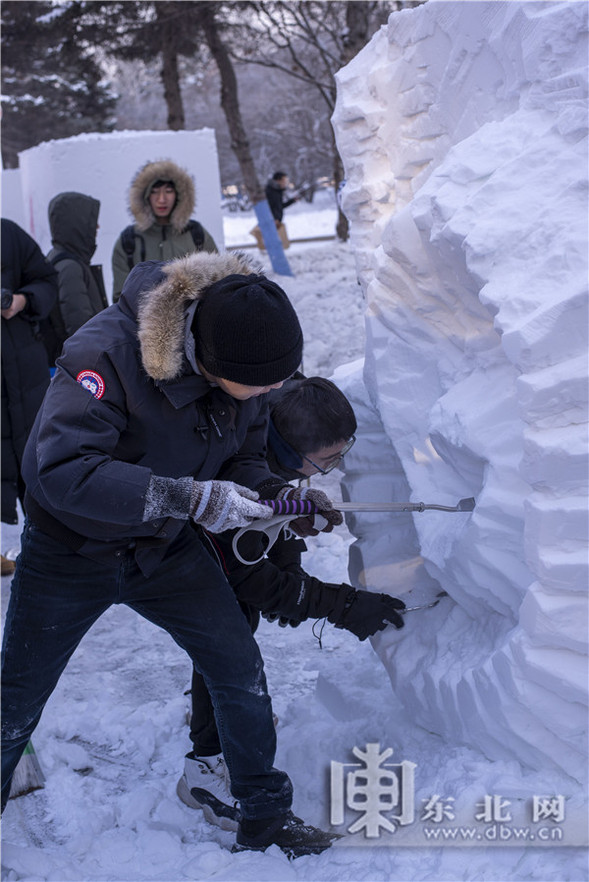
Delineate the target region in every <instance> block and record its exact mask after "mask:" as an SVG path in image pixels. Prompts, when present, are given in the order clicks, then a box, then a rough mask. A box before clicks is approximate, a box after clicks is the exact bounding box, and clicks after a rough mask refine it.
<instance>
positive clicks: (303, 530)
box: [276, 485, 344, 539]
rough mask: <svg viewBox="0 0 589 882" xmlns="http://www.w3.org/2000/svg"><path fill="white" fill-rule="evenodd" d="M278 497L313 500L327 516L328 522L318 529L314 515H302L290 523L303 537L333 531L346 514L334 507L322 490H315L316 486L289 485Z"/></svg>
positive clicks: (292, 528) (318, 508)
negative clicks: (314, 521)
mask: <svg viewBox="0 0 589 882" xmlns="http://www.w3.org/2000/svg"><path fill="white" fill-rule="evenodd" d="M276 498H277V499H303V500H307V501H308V502H312V503H313V505H314V506H315V508H316V509H317V512H318V514H320V515H321V517H323V518H325V520H326V521H327V524H326V525H325V527H323V529H322V530H318V529H317V528H316V527H315V526H314V523H313V515H310V516H309V517H300V518H296V520H294V521H291V522H290V523H289V525H288V526H289V528H290V529H291V530H293V531H294V532H295V533H296V534H297V536H301V537H302V538H303V539H304V538H305V537H306V536H318V535H319V533H320V532H321V533H331V531H332V530H333V528H334V525H335V526H338V525H339V524H341V523H343V520H344V516H343V514H342V513H341V511H337V509H336V508H334V507H333V502H332V501H331V499H330V498H329V496H326V495H325V493H323V491H322V490H315V488H314V487H291V486H290V485H288V486H287V487H284V488H283V489H282V490H280V491H279V492H278V494H277V496H276Z"/></svg>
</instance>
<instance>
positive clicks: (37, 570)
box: [2, 252, 342, 855]
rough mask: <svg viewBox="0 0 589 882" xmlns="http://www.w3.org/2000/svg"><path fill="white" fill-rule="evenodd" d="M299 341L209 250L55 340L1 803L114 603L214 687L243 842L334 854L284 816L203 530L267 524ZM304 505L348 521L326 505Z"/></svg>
mask: <svg viewBox="0 0 589 882" xmlns="http://www.w3.org/2000/svg"><path fill="white" fill-rule="evenodd" d="M302 345H303V340H302V332H301V328H300V325H299V322H298V320H297V317H296V314H295V312H294V309H293V308H292V305H291V304H290V302H289V301H288V298H287V296H286V294H285V293H284V291H282V289H281V288H280V287H279V286H278V285H276V284H275V283H273V282H271V281H270V280H268V279H267V278H266V277H265V276H263V275H261V274H260V273H259V271H257V268H256V267H254V266H253V265H252V264H251V263H250V262H249V261H248V260H247V259H246V258H245V257H244V256H243V255H240V254H224V255H216V254H208V253H204V252H200V253H198V254H192V255H189V256H187V257H184V258H179V259H177V260H173V261H171V262H169V263H167V264H163V263H160V262H158V261H150V262H147V263H142V264H139V265H138V266H136V267H135V268H134V269H133V270H132V271H131V273H130V275H129V277H128V279H127V281H126V283H125V286H124V288H123V292H122V295H121V298H120V300H119V302H118V303H117V304H116V305H114V306H112V307H110V308H109V309H106V310H104V311H103V312H101V313H99V314H98V315H97V316H95V317H94V318H92V319H90V321H88V322H87V323H86V324H85V325H83V326H82V328H80V330H79V331H77V332H76V333H75V334H74V335H73V336H72V337H70V338H69V340H67V341H66V344H65V346H64V349H63V354H62V356H61V357H60V358H59V359H58V362H57V371H56V374H55V376H54V378H53V380H52V383H51V387H50V389H49V391H48V393H47V395H46V397H45V400H44V403H43V406H42V408H41V410H40V411H39V414H38V417H37V420H36V423H35V426H34V428H33V431H32V432H31V436H30V439H29V443H28V444H27V448H26V451H25V457H24V462H23V475H24V478H25V481H26V484H27V495H26V504H27V513H28V517H29V521H28V523H27V525H26V526H25V530H24V533H23V538H22V551H21V555H20V557H19V559H18V562H17V569H16V573H15V576H14V581H13V591H12V595H11V600H10V605H9V609H8V612H7V619H6V628H5V633H4V643H3V671H2V674H3V690H2V733H3V751H2V767H3V781H2V794H3V800H5V799H6V797H7V792H8V788H9V786H10V778H11V774H12V771H13V769H14V767H15V765H16V763H17V761H18V759H19V757H20V754H21V752H22V749H23V748H24V746H25V744H26V743H27V741H28V740H29V738H30V736H31V733H32V731H33V729H34V728H35V726H36V725H37V723H38V721H39V719H40V716H41V712H42V710H43V707H44V704H45V702H46V701H47V698H48V697H49V695H50V694H51V692H52V690H53V689H54V688H55V686H56V684H57V682H58V680H59V677H60V676H61V673H62V671H63V670H64V668H65V666H66V664H67V662H68V660H69V658H70V657H71V655H72V653H73V652H74V650H75V649H76V647H77V645H78V644H79V642H80V640H81V639H82V637H83V635H84V634H85V633H86V631H87V630H88V628H89V627H90V626H91V625H92V624H93V622H95V621H96V620H97V619H98V618H99V616H100V615H101V614H102V613H103V612H104V611H105V610H106V609H108V608H109V606H111V605H112V604H113V603H124V604H126V605H127V606H129V607H131V608H132V609H134V610H136V611H137V612H138V613H139V614H140V615H142V616H144V617H145V618H147V619H148V620H149V621H152V622H154V623H155V624H157V625H158V626H160V627H163V628H164V629H165V630H166V631H168V633H170V635H171V636H172V637H173V639H174V640H175V641H176V642H177V643H178V645H179V646H181V647H182V648H183V649H185V651H186V652H187V653H188V655H189V656H190V658H191V659H192V662H193V664H194V665H195V667H196V668H197V669H198V670H199V671H200V673H201V674H202V675H203V677H204V678H205V680H206V682H207V684H208V686H209V689H210V692H211V695H212V699H213V704H214V707H215V714H216V718H217V723H218V725H219V731H220V732H221V733H222V735H221V737H222V741H223V752H224V755H225V757H226V760H227V765H228V768H229V771H230V774H231V786H232V792H233V795H234V797H235V799H237V800H238V801H239V803H240V806H241V823H240V826H239V830H238V832H237V844H236V847H237V848H248V849H260V850H263V849H265V848H266V847H267V846H269V845H271V844H277V845H279V846H280V847H281V848H282V849H283V850H284V851H285V852H287V853H289V854H293V855H297V854H305V853H309V852H314V851H321V850H323V849H324V848H327V847H329V845H330V844H331V841H332V836H330V835H328V834H326V833H324V832H323V831H321V830H318V829H316V828H314V827H310V826H308V825H305V824H304V823H303V822H302V821H301V820H300V819H298V818H296V817H295V816H294V815H293V814H292V812H291V810H290V806H291V802H292V785H291V783H290V780H289V778H288V776H287V775H286V774H285V773H284V772H282V771H280V770H278V769H275V768H274V767H273V761H274V754H275V748H276V736H275V732H274V726H273V723H272V708H271V703H270V699H269V696H268V693H267V689H266V681H265V675H264V670H263V662H262V659H261V656H260V653H259V650H258V648H257V645H256V643H255V640H254V638H253V635H252V633H251V631H250V628H249V626H248V624H247V622H246V620H245V618H244V616H243V614H242V612H241V610H240V608H239V605H238V603H237V600H236V599H235V595H234V594H233V591H232V590H231V587H230V586H229V584H228V582H227V580H226V578H225V576H224V575H223V573H222V571H221V569H220V567H219V566H218V564H217V563H216V561H214V560H213V559H212V558H211V556H210V554H209V552H208V551H207V550H206V548H205V546H204V544H203V535H202V532H201V530H202V528H203V527H204V528H206V529H207V530H208V531H210V532H212V533H216V532H220V531H223V530H227V529H231V528H234V527H238V526H240V525H245V524H247V523H249V521H250V520H251V519H254V518H259V517H262V518H264V517H268V516H270V515H271V510H270V509H269V508H268V507H266V506H264V505H262V504H261V503H259V502H258V501H257V500H258V498H259V497H258V492H256V491H255V490H254V489H252V488H258V487H260V488H262V487H264V485H266V483H268V482H269V483H268V486H270V487H272V486H273V482H272V477H271V473H270V470H269V468H268V465H267V463H266V459H265V436H266V427H267V419H268V405H267V400H266V399H267V393H268V392H269V391H270V390H271V389H273V388H279V387H280V386H281V384H282V382H283V381H284V380H285V379H286V378H287V377H289V376H290V375H291V374H292V373H293V372H294V371H295V370H296V368H297V367H298V365H299V363H300V360H301V356H302ZM221 469H223V480H215V478H216V476H217V475H218V474H219V472H220V471H221ZM313 501H315V503H316V504H317V505H318V507H319V509H320V510H321V511H322V512H323V513H324V514H325V516H326V518H327V519H328V521H331V522H332V523H341V520H342V516H341V513H339V512H336V511H334V510H333V506H332V503H331V501H330V500H329V499H328V498H327V497H326V496H325V494H322V493H320V492H319V491H315V497H314V500H313ZM41 574H42V575H41ZM25 644H26V647H27V648H25Z"/></svg>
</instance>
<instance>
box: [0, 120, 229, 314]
mask: <svg viewBox="0 0 589 882" xmlns="http://www.w3.org/2000/svg"><path fill="white" fill-rule="evenodd" d="M164 158H169V159H172V160H173V161H174V162H177V163H178V165H180V166H182V168H185V169H187V171H188V172H189V173H190V174H191V175H192V177H193V178H194V182H195V187H196V208H195V210H194V212H193V217H195V218H196V219H198V220H199V221H200V222H201V223H202V224H203V225H204V226H205V227H206V229H207V230H208V231H209V232H210V234H211V236H212V237H213V239H214V240H215V242H216V243H217V245H218V247H219V249H222V248H223V218H222V215H221V199H220V193H221V182H220V177H219V161H218V158H217V143H216V140H215V132H214V130H213V129H199V130H197V131H185V132H126V131H125V132H112V133H110V134H98V133H93V134H83V135H76V136H74V137H72V138H62V139H60V140H55V141H44V142H43V143H42V144H37V145H36V146H35V147H31V148H30V149H29V150H24V151H23V152H22V153H19V162H20V169H19V172H14V171H13V172H12V173H11V174H10V178H9V180H10V184H11V187H10V189H9V191H8V192H5V193H4V196H3V205H2V212H3V215H2V216H3V217H9V218H12V219H13V220H15V221H16V222H17V223H20V224H21V225H22V226H23V227H24V229H25V230H27V232H29V233H30V234H31V236H33V238H34V239H35V240H36V241H37V242H38V243H39V246H40V248H41V251H42V252H43V253H44V254H47V252H48V251H49V250H50V248H51V235H50V232H49V220H48V217H47V206H48V205H49V202H50V201H51V199H52V198H53V197H54V196H56V195H57V194H58V193H62V192H64V191H67V190H75V191H77V192H78V193H86V194H87V195H88V196H94V198H95V199H99V200H100V216H99V218H98V223H99V226H100V229H99V231H98V237H97V243H98V244H97V248H96V253H95V255H94V258H93V262H94V263H98V264H102V268H103V273H104V282H105V285H106V291H107V294H108V296H109V299H110V297H111V293H112V270H111V257H112V251H113V248H114V245H115V242H116V240H117V238H118V236H119V234H120V232H121V230H123V229H124V228H125V227H126V226H127V225H128V224H129V223H132V222H133V217H132V215H131V214H130V212H129V209H128V207H127V206H128V201H127V194H128V192H129V185H130V183H131V181H132V179H133V178H134V176H135V174H136V173H137V171H138V170H139V169H140V168H141V166H143V165H145V163H146V162H154V161H155V160H158V159H164ZM4 175H6V172H3V177H4ZM17 176H19V177H20V188H21V192H19V190H18V187H17V185H16V182H15V181H14V178H15V177H17ZM21 200H22V201H21ZM23 203H24V215H25V217H26V222H24V223H23V222H22V220H21V215H22V208H23Z"/></svg>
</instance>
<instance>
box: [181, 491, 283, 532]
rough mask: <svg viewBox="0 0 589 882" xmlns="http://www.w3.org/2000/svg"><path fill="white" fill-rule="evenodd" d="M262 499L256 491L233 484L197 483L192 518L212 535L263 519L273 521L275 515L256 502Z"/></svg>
mask: <svg viewBox="0 0 589 882" xmlns="http://www.w3.org/2000/svg"><path fill="white" fill-rule="evenodd" d="M258 498H259V496H258V494H257V493H256V491H255V490H250V489H249V487H242V486H241V485H240V484H234V483H233V481H195V482H194V484H193V487H192V499H191V504H190V516H191V518H192V519H193V520H194V521H195V522H196V523H197V524H200V525H201V526H202V527H204V528H205V529H206V530H209V531H210V532H211V533H223V532H224V531H225V530H233V529H235V527H245V526H247V524H249V523H250V521H253V520H256V519H259V518H263V519H266V520H267V519H268V518H271V517H272V516H273V514H274V512H273V511H272V509H271V508H269V507H268V506H267V505H260V504H259V503H258V502H256V501H255V500H257V499H258Z"/></svg>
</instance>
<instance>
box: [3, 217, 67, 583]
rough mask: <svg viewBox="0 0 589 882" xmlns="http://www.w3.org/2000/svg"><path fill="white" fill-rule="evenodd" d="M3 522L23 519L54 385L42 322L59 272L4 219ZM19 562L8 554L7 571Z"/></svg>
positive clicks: (51, 302) (54, 294)
mask: <svg viewBox="0 0 589 882" xmlns="http://www.w3.org/2000/svg"><path fill="white" fill-rule="evenodd" d="M1 235H2V522H3V523H4V524H16V523H18V515H17V510H16V503H17V499H20V501H21V504H22V502H23V498H24V484H23V479H22V475H21V461H22V456H23V451H24V448H25V443H26V440H27V438H28V436H29V432H30V431H31V428H32V426H33V422H34V420H35V416H36V415H37V411H38V410H39V407H40V406H41V402H42V400H43V396H44V395H45V392H46V390H47V387H48V386H49V362H48V358H47V353H46V351H45V347H44V345H43V341H42V339H41V335H40V330H39V322H40V321H41V319H44V318H46V317H47V316H48V315H49V313H50V312H51V308H52V307H53V305H54V304H55V303H56V301H57V273H56V271H55V270H54V269H53V267H52V266H51V264H50V263H48V262H47V261H46V260H45V258H44V257H43V254H42V252H41V249H40V248H39V246H38V245H37V243H36V242H35V240H34V239H32V238H31V237H30V236H29V234H28V233H26V232H25V231H24V230H23V229H21V227H19V226H18V225H17V224H15V223H14V221H11V220H7V219H6V218H2V224H1ZM12 572H14V562H13V561H11V560H7V559H6V558H5V557H4V555H2V575H3V576H6V575H10V574H11V573H12Z"/></svg>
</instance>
